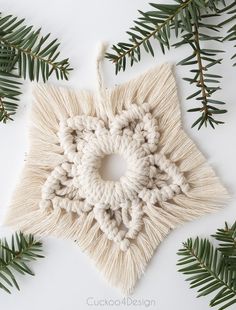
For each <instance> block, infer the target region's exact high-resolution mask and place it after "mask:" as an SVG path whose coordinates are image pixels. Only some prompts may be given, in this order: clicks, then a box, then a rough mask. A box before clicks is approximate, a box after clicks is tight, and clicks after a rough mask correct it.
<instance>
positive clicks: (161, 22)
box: [106, 0, 236, 129]
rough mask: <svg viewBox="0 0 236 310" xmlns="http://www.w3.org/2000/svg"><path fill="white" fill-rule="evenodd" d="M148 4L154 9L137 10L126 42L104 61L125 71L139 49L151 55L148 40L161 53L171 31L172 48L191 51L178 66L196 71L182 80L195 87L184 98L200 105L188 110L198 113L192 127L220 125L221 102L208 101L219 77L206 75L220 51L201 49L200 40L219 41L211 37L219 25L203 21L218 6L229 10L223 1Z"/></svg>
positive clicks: (217, 10) (178, 0) (218, 9)
mask: <svg viewBox="0 0 236 310" xmlns="http://www.w3.org/2000/svg"><path fill="white" fill-rule="evenodd" d="M234 2H235V1H234ZM150 5H151V6H152V8H154V10H153V11H148V12H142V11H139V13H140V15H141V16H140V17H139V18H138V20H136V21H134V24H135V25H134V27H132V28H130V30H129V31H128V32H127V33H128V35H129V42H128V43H124V42H120V43H118V44H117V45H113V46H112V50H113V51H114V53H107V54H106V58H108V59H109V60H110V61H112V62H113V63H114V64H115V69H116V73H118V72H119V71H121V70H123V71H125V69H126V66H127V62H128V60H130V65H131V66H133V64H134V63H135V62H139V61H140V60H141V47H142V46H143V47H144V49H145V51H146V52H147V53H149V54H151V55H152V56H154V48H153V47H152V42H151V40H150V39H151V38H153V39H156V40H157V41H158V43H159V44H160V47H161V50H162V52H163V53H165V51H166V49H169V48H170V46H171V42H170V39H171V36H172V32H173V30H174V32H175V36H176V37H177V38H180V37H181V38H180V39H179V40H178V42H177V43H176V44H174V45H173V46H175V47H181V46H183V45H185V44H187V45H189V46H190V47H191V48H192V49H193V53H192V54H191V55H190V56H188V57H186V58H185V59H183V60H182V61H181V62H180V63H179V64H181V65H189V66H190V65H191V66H193V65H196V66H197V68H196V69H193V70H190V72H191V73H193V74H194V77H192V78H184V80H186V81H188V82H190V83H191V84H194V85H195V86H196V87H197V90H196V91H195V92H194V93H193V94H191V95H189V96H188V98H187V99H192V98H195V99H196V100H198V101H200V102H201V103H202V106H201V107H196V108H193V109H189V110H188V111H189V112H197V113H199V114H200V116H199V117H198V118H197V120H196V121H195V122H194V123H193V126H192V127H194V126H197V127H198V129H200V128H201V127H202V126H203V125H204V124H205V126H207V125H208V124H210V126H211V127H212V128H215V126H216V125H219V124H223V122H222V121H220V120H217V119H216V116H217V115H220V114H224V113H226V112H227V110H225V109H223V108H221V105H224V104H225V102H223V101H221V100H215V99H213V98H212V95H213V94H214V93H215V92H216V91H217V90H219V89H220V87H219V86H218V84H219V79H221V76H219V75H215V74H210V73H208V70H209V69H210V68H212V67H213V66H215V65H217V64H220V63H221V60H222V59H221V58H219V57H218V54H219V53H222V52H223V51H222V50H216V49H215V50H214V49H212V48H207V49H203V48H202V46H201V41H217V42H221V41H222V38H221V37H220V36H217V35H214V33H217V32H218V31H219V30H220V29H221V25H214V24H209V23H207V22H206V21H205V18H206V17H208V18H211V17H216V16H219V15H220V13H221V12H222V11H223V10H224V9H221V8H222V6H223V7H225V9H226V7H227V8H228V9H229V8H231V7H230V6H229V5H228V4H227V3H226V2H225V1H224V0H186V1H184V0H175V4H155V3H150ZM227 5H228V6H227ZM204 30H206V32H204ZM231 35H232V34H231ZM210 43H211V42H210ZM233 57H236V55H234V56H233Z"/></svg>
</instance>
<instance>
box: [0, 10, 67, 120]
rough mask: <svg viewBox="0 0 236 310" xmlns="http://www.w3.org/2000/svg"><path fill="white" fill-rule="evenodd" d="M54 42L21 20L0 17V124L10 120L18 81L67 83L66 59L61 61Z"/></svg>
mask: <svg viewBox="0 0 236 310" xmlns="http://www.w3.org/2000/svg"><path fill="white" fill-rule="evenodd" d="M59 45H60V44H59V43H58V40H57V39H54V40H50V34H47V35H46V36H42V35H41V29H38V30H34V29H33V27H32V26H27V25H25V20H24V19H18V18H17V17H13V16H12V15H8V16H4V17H3V16H1V15H0V121H3V122H6V121H7V120H9V119H12V115H13V114H15V111H16V109H17V100H18V96H19V94H20V91H19V88H20V82H19V81H17V80H18V79H19V78H24V79H26V78H29V79H30V80H31V81H33V80H37V81H38V80H39V79H40V78H42V80H43V81H44V82H45V81H47V80H48V79H49V78H50V77H51V76H52V75H55V76H56V78H57V79H66V80H67V79H68V74H69V72H70V71H71V70H72V68H71V67H70V64H69V59H68V58H66V59H60V58H59V57H60V52H59Z"/></svg>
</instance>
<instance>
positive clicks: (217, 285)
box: [178, 238, 236, 310]
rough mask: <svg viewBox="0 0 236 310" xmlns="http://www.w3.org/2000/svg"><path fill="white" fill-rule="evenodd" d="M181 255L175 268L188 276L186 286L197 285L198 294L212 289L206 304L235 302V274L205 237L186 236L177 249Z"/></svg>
mask: <svg viewBox="0 0 236 310" xmlns="http://www.w3.org/2000/svg"><path fill="white" fill-rule="evenodd" d="M178 255H180V256H182V258H181V259H179V261H178V265H179V266H182V267H183V268H181V269H180V270H179V272H182V273H183V274H185V275H188V276H189V277H188V278H187V279H186V280H187V281H189V282H190V288H198V293H199V294H198V296H197V297H201V296H206V295H209V294H213V293H215V296H214V298H213V299H212V300H211V301H210V306H211V307H213V306H217V305H220V308H219V310H223V309H226V308H227V307H229V306H231V305H233V304H235V303H236V277H235V272H234V271H232V270H230V269H229V268H228V267H227V265H226V264H225V262H224V259H223V256H222V254H221V253H220V251H218V250H217V249H215V248H214V247H213V245H212V244H211V243H210V241H209V240H207V239H199V238H196V239H195V240H193V239H191V238H190V239H188V240H187V242H185V243H183V248H182V249H180V250H179V251H178Z"/></svg>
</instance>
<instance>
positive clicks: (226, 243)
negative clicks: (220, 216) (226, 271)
mask: <svg viewBox="0 0 236 310" xmlns="http://www.w3.org/2000/svg"><path fill="white" fill-rule="evenodd" d="M213 237H214V238H215V239H216V240H218V241H220V244H219V247H218V250H219V251H220V252H221V253H222V255H223V256H224V259H225V262H226V264H227V266H228V267H229V268H230V269H231V270H234V271H235V272H236V221H235V222H234V224H233V225H232V226H231V227H229V226H228V224H227V223H225V228H224V229H218V230H217V232H216V234H215V235H213Z"/></svg>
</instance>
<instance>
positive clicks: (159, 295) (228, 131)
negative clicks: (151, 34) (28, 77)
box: [0, 0, 236, 310]
mask: <svg viewBox="0 0 236 310" xmlns="http://www.w3.org/2000/svg"><path fill="white" fill-rule="evenodd" d="M0 4H1V11H2V12H3V13H6V14H7V13H12V14H14V15H16V16H19V17H25V18H26V21H27V23H28V24H33V25H35V26H36V27H41V26H42V27H43V32H44V33H45V34H46V33H48V32H51V33H53V36H55V37H58V38H59V39H60V41H61V42H62V46H61V49H62V52H63V55H64V56H66V57H70V60H71V64H72V66H73V67H74V69H75V70H74V71H73V73H72V74H71V76H70V81H69V82H68V83H67V85H70V86H73V87H79V88H84V87H85V88H90V89H91V88H93V86H94V72H93V70H94V67H93V65H94V63H93V60H94V50H95V47H96V44H97V42H98V41H100V40H106V41H108V42H109V43H116V42H118V41H121V40H125V38H126V36H125V31H126V30H128V27H129V26H131V25H132V20H133V19H134V18H136V17H137V9H146V8H147V7H148V4H147V1H145V0H132V1H131V0H130V1H127V0H116V1H115V0H99V1H98V0H97V1H85V0H76V1H75V0H74V1H73V0H67V1H65V0H58V1H48V0H38V1H35V0H21V1H19V0H1V1H0ZM227 50H229V51H230V55H231V54H233V49H232V48H231V47H230V44H228V45H227ZM184 54H186V56H187V55H188V54H187V53H186V51H185V50H183V49H179V50H172V51H171V52H169V53H167V55H166V56H165V57H164V56H162V54H161V52H160V51H159V49H158V50H157V56H156V57H155V59H153V58H151V56H146V55H145V56H143V60H142V63H140V64H138V65H136V66H135V67H134V68H133V69H127V71H126V72H125V73H121V74H120V75H119V76H118V77H116V76H115V75H114V68H113V66H112V64H110V63H108V62H106V64H105V78H106V81H107V85H108V86H109V85H114V84H117V83H119V82H124V81H126V80H128V79H129V78H131V77H135V76H136V75H137V74H140V73H142V72H143V71H145V70H147V69H148V68H150V67H151V66H153V65H156V64H158V63H162V62H163V61H171V62H172V63H177V62H178V61H179V60H181V59H182V58H183V57H184ZM143 55H144V54H143ZM228 56H229V55H228ZM181 57H182V58H181ZM228 58H229V57H228ZM235 70H236V69H235V68H232V67H231V65H230V61H229V60H227V59H225V60H224V65H223V66H220V67H219V68H218V70H216V71H217V73H218V74H223V75H224V80H223V84H222V87H223V91H222V92H221V93H219V95H218V99H223V100H226V101H227V103H228V106H227V109H228V110H229V113H228V114H227V115H225V121H226V125H223V126H222V127H219V128H217V129H216V130H215V131H213V130H211V129H208V130H205V129H203V130H201V131H200V132H197V131H196V130H192V129H190V126H191V124H192V122H193V115H192V114H187V113H186V109H187V108H189V107H194V102H193V101H192V102H191V101H188V102H186V101H185V99H184V98H186V96H187V95H189V92H190V87H189V85H187V84H186V83H185V82H183V81H182V80H181V78H182V77H184V74H185V72H186V73H187V72H188V69H187V68H183V67H181V68H180V67H177V69H176V75H177V81H178V86H179V95H180V101H181V108H182V111H183V123H184V127H185V128H186V130H187V132H188V133H189V134H190V136H191V137H192V138H193V139H194V140H195V142H196V143H197V144H198V145H199V147H200V149H201V150H202V151H203V153H204V154H205V155H206V156H207V157H208V159H209V162H210V163H211V164H212V165H213V167H214V168H215V169H216V171H217V173H218V175H219V176H220V177H221V179H222V181H223V182H224V184H225V185H226V186H227V188H228V189H229V190H230V192H231V193H232V194H233V195H234V193H235V186H236V185H235V184H236V167H235V159H236V139H235V134H236V122H235V119H236V117H235V116H236V104H235V94H236V91H235V75H236V71H235ZM53 82H54V81H53ZM57 83H58V84H64V85H65V84H66V83H62V82H57ZM30 104H31V85H30V83H25V85H24V95H22V97H21V102H20V108H19V110H18V113H17V115H16V116H15V121H14V122H11V123H8V124H7V125H3V124H0V141H1V142H0V171H1V174H0V189H1V192H0V220H1V221H2V219H3V216H4V212H5V210H6V208H7V206H8V204H9V201H10V197H11V194H12V191H13V189H14V187H15V185H16V182H17V180H18V176H19V173H20V171H21V169H22V166H23V162H24V157H25V153H26V151H27V145H28V141H27V122H28V120H27V111H28V110H29V107H30ZM29 191H30V189H29ZM234 200H235V199H233V200H232V203H231V204H230V205H229V206H227V207H226V208H225V209H223V210H222V211H220V212H218V213H217V214H213V215H208V216H205V217H203V218H201V219H199V220H197V221H194V222H192V223H186V224H185V225H184V226H182V227H181V228H179V229H177V230H175V231H174V232H172V233H171V234H170V235H169V236H168V238H167V239H166V240H165V241H164V242H163V243H162V245H161V246H159V248H158V250H157V252H156V254H155V256H154V258H153V259H152V261H151V263H150V265H149V267H148V268H147V271H146V274H145V276H144V277H143V278H142V279H141V281H140V282H139V284H138V285H137V288H136V290H135V293H134V295H133V298H135V299H137V300H148V299H154V300H155V306H150V308H149V309H159V310H169V309H176V310H180V309H189V308H191V309H192V310H199V309H201V310H207V309H209V307H208V301H209V298H201V299H196V298H195V296H196V291H194V290H190V289H189V288H188V284H187V283H186V282H185V281H184V277H183V276H182V275H181V274H179V273H178V272H177V267H176V260H177V256H176V252H177V250H178V248H179V247H180V246H181V242H182V241H184V240H185V239H186V238H187V237H189V236H193V237H194V236H196V235H199V236H208V235H210V234H211V233H214V232H215V230H216V228H218V227H220V226H223V224H224V221H225V220H226V221H229V222H230V223H232V222H233V221H234V219H235V210H234V208H235V205H236V204H235V201H234ZM10 233H11V231H10V230H8V229H7V228H4V227H2V228H0V236H5V235H10ZM44 252H45V255H46V258H45V259H43V260H41V261H38V262H36V263H35V264H34V265H33V270H34V271H35V273H36V276H35V277H34V278H31V277H29V276H26V277H19V284H20V287H21V291H20V292H18V291H14V290H13V293H12V295H11V296H8V295H6V294H5V293H2V292H0V308H1V309H4V310H23V309H24V310H31V309H34V310H39V309H40V310H41V309H51V310H65V309H70V310H78V309H98V308H99V309H100V308H101V309H109V308H107V307H99V306H88V305H87V302H86V300H87V298H89V297H92V298H94V300H96V301H97V300H99V299H104V298H105V299H113V300H115V299H121V297H122V296H121V295H120V294H119V292H118V291H116V290H115V289H114V288H111V287H109V286H108V285H107V283H106V282H105V280H103V278H102V276H101V275H100V274H99V272H98V271H97V270H96V269H95V267H94V266H93V265H92V263H91V262H90V260H89V259H88V258H87V257H86V255H85V254H83V253H82V252H81V251H80V249H79V248H78V247H76V246H75V245H74V244H73V243H72V242H69V241H61V240H55V239H53V238H47V239H45V240H44ZM90 301H91V299H90ZM113 308H114V309H144V308H145V307H138V306H120V307H110V309H113ZM232 309H233V307H232Z"/></svg>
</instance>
